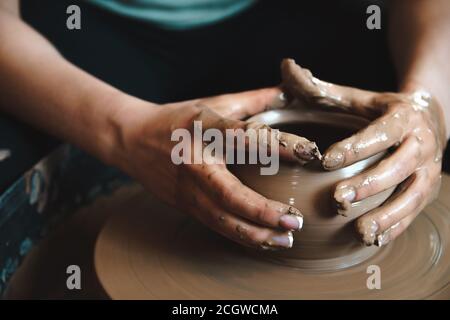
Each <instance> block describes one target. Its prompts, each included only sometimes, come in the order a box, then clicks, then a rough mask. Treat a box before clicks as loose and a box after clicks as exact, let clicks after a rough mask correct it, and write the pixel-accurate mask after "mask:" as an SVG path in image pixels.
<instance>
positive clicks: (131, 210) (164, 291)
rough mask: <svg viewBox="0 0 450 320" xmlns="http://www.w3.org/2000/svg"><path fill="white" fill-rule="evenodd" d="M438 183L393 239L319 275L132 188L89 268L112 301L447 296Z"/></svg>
mask: <svg viewBox="0 0 450 320" xmlns="http://www.w3.org/2000/svg"><path fill="white" fill-rule="evenodd" d="M442 182H443V183H442V189H441V194H440V197H439V198H438V200H436V201H435V202H434V203H432V204H431V205H429V206H428V207H427V208H426V209H425V210H424V212H422V213H421V214H420V215H419V216H418V217H417V218H416V219H415V221H414V222H413V224H411V225H410V227H409V228H408V230H407V231H405V232H404V233H403V234H402V235H401V236H400V237H399V238H397V239H396V240H395V241H393V242H392V243H390V244H388V245H387V246H386V247H383V248H380V249H379V251H378V252H377V253H376V254H375V255H374V256H373V257H371V258H370V259H369V260H366V261H364V262H363V263H361V264H359V265H356V266H353V267H350V268H348V269H344V270H339V271H335V272H325V273H323V272H322V273H318V272H306V271H305V270H301V269H297V268H294V267H289V266H287V265H283V264H280V263H274V262H271V261H270V260H267V259H265V258H264V256H261V254H263V253H261V254H251V253H249V252H248V251H247V250H246V249H243V248H241V247H240V246H238V245H236V244H234V243H232V242H231V241H229V240H227V239H225V238H222V237H221V236H219V235H217V234H215V233H213V232H212V231H209V230H208V229H207V228H205V227H203V226H202V225H200V224H199V223H197V222H196V221H194V220H193V219H191V218H190V217H187V216H186V215H183V214H182V213H178V212H177V211H175V210H173V209H170V208H168V207H166V206H164V205H162V204H160V203H159V202H158V201H156V200H154V199H152V198H151V197H150V196H149V195H148V194H147V193H145V191H143V190H142V189H140V188H135V191H134V193H135V194H134V196H133V197H128V198H126V199H124V201H122V202H121V206H122V208H123V209H122V212H123V213H121V214H117V215H115V216H113V217H111V219H110V220H109V222H108V223H107V224H106V225H105V227H104V228H103V230H102V232H101V233H100V235H99V238H98V240H97V245H96V249H95V266H96V271H97V274H98V277H99V279H100V282H101V283H102V285H103V287H104V289H105V291H106V292H107V293H108V295H109V296H110V297H111V298H113V299H450V199H449V198H448V195H449V194H450V193H449V192H450V177H449V176H443V180H442ZM446 195H447V198H446ZM116 200H117V199H116ZM370 265H377V266H379V268H380V271H381V289H379V290H378V289H372V290H369V289H368V288H367V279H368V277H370V276H371V274H370V273H369V274H368V273H367V268H368V266H370Z"/></svg>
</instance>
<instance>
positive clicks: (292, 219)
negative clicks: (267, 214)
mask: <svg viewBox="0 0 450 320" xmlns="http://www.w3.org/2000/svg"><path fill="white" fill-rule="evenodd" d="M280 226H281V227H283V228H286V229H288V230H293V231H296V230H300V229H301V228H302V227H303V217H302V216H301V215H300V216H299V215H291V214H286V215H284V216H282V217H281V218H280Z"/></svg>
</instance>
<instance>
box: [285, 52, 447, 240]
mask: <svg viewBox="0 0 450 320" xmlns="http://www.w3.org/2000/svg"><path fill="white" fill-rule="evenodd" d="M282 75H283V85H284V89H285V91H286V92H287V93H288V94H290V95H291V97H295V98H297V99H299V100H302V101H304V102H307V103H309V104H315V105H319V106H322V107H326V108H337V109H339V110H342V111H345V112H352V113H354V114H357V115H360V116H363V117H366V118H369V119H371V120H373V122H372V123H371V124H370V125H369V126H368V127H367V128H365V129H363V130H361V131H360V132H358V133H356V134H355V135H354V136H352V137H350V138H347V139H345V140H343V141H340V142H337V143H335V144H334V145H332V146H331V147H330V148H329V149H328V150H327V151H326V152H325V154H324V157H323V159H322V164H323V167H324V168H325V169H327V170H335V169H339V168H342V167H345V166H348V165H350V164H352V163H354V162H356V161H359V160H362V159H365V158H368V157H370V156H372V155H374V154H376V153H378V152H380V151H383V150H386V149H388V148H391V147H392V148H395V151H394V152H393V153H392V154H391V155H389V156H388V157H387V158H385V159H384V160H382V161H381V162H380V163H379V164H378V165H377V166H376V167H374V168H371V169H369V170H367V171H366V172H364V173H361V174H359V175H357V176H354V177H352V178H349V179H346V180H344V181H341V182H340V183H339V184H338V185H337V186H336V189H335V192H334V198H335V200H336V201H337V203H338V204H339V205H340V207H341V208H342V209H341V212H343V213H344V214H345V210H346V209H347V208H348V207H349V206H350V205H351V203H352V202H354V201H359V200H362V199H364V198H367V197H369V196H371V195H374V194H377V193H379V192H381V191H383V190H386V189H388V188H390V187H392V186H395V185H397V184H400V186H399V188H398V189H397V192H396V193H395V194H394V195H393V196H391V198H390V199H388V201H387V202H386V203H384V204H383V205H382V206H380V207H379V208H376V209H374V210H372V211H371V212H369V213H367V214H365V215H363V216H361V217H360V218H359V219H358V220H357V224H356V227H357V230H358V232H359V233H360V234H361V236H362V240H363V241H364V242H365V243H366V244H367V245H372V244H376V245H378V246H381V245H384V244H387V243H388V242H389V241H391V240H393V239H395V238H396V237H397V236H398V235H400V234H401V233H402V232H403V231H404V230H405V229H406V228H407V227H408V226H409V224H410V223H411V222H412V221H413V219H414V218H415V217H416V216H417V215H418V214H419V213H420V212H421V211H422V209H423V208H424V207H425V206H426V205H427V204H428V203H430V202H431V201H432V200H433V199H435V197H436V196H437V194H438V191H439V188H440V180H441V165H442V153H443V149H444V147H445V144H446V134H445V125H444V120H443V119H444V117H443V113H442V109H441V107H440V106H439V104H438V103H437V101H435V100H434V99H433V98H432V97H431V96H430V95H429V94H428V93H427V92H426V91H424V90H420V89H417V90H415V91H411V92H403V93H376V92H370V91H363V90H359V89H355V88H349V87H343V86H338V85H334V84H330V83H327V82H323V81H321V80H318V79H317V78H314V77H313V76H312V74H311V72H309V70H306V69H302V68H301V67H300V66H298V65H296V64H295V61H293V60H290V59H286V60H284V61H283V63H282Z"/></svg>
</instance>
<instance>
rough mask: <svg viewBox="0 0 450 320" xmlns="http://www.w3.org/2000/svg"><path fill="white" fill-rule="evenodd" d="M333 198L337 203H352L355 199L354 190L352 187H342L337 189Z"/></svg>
mask: <svg viewBox="0 0 450 320" xmlns="http://www.w3.org/2000/svg"><path fill="white" fill-rule="evenodd" d="M334 198H335V199H336V201H338V202H343V201H342V200H347V201H349V202H353V200H355V198H356V190H355V187H353V186H344V187H342V188H339V189H337V190H336V192H335V193H334Z"/></svg>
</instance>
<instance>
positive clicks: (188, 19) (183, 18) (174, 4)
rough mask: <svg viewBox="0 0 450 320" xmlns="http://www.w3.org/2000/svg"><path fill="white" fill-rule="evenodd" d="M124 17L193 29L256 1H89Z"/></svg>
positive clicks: (216, 20)
mask: <svg viewBox="0 0 450 320" xmlns="http://www.w3.org/2000/svg"><path fill="white" fill-rule="evenodd" d="M88 1H90V2H92V3H94V4H96V5H98V6H100V7H103V8H105V9H107V10H110V11H113V12H115V13H118V14H120V15H124V16H127V17H131V18H134V19H139V20H142V21H146V22H150V23H154V24H157V25H159V26H160V27H163V28H166V29H190V28H195V27H200V26H205V25H208V24H212V23H215V22H219V21H221V20H223V19H226V18H228V17H231V16H233V15H235V14H237V13H239V12H241V11H243V10H245V9H247V8H248V7H250V6H251V5H252V4H253V3H254V2H256V0H88Z"/></svg>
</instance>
